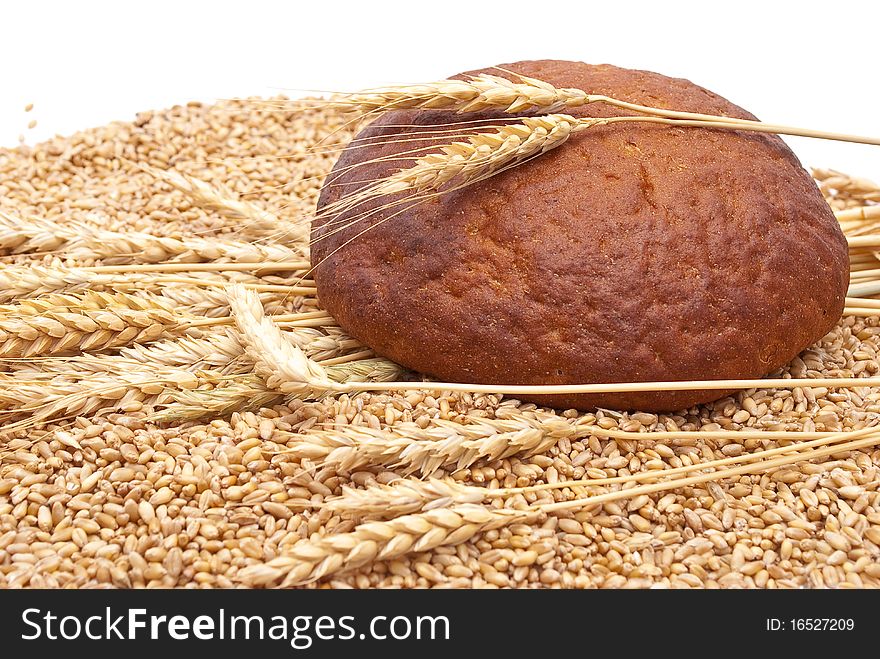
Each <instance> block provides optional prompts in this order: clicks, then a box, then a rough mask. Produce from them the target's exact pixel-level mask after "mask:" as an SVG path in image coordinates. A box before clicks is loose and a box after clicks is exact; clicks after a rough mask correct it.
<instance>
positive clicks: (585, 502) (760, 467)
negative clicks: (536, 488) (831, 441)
mask: <svg viewBox="0 0 880 659" xmlns="http://www.w3.org/2000/svg"><path fill="white" fill-rule="evenodd" d="M878 442H880V433H877V434H873V435H871V436H870V437H867V438H865V439H859V440H855V441H851V442H846V443H844V444H836V445H834V446H828V447H826V448H821V449H816V450H815V451H811V452H810V453H809V458H810V459H813V458H821V457H824V456H826V455H834V454H835V453H842V452H845V451H855V450H857V449H860V448H867V447H870V446H874V445H876V444H877V443H878ZM803 457H804V456H802V455H801V454H800V453H799V452H798V453H795V454H793V455H785V456H782V457H779V458H775V459H773V460H762V461H760V462H756V463H754V464H746V465H742V466H739V467H733V468H731V469H724V470H722V471H713V472H710V473H708V474H699V475H697V476H690V477H688V478H680V479H674V480H671V481H661V482H659V483H651V484H650V485H641V486H639V487H632V488H628V489H625V490H617V491H615V492H606V493H604V494H597V495H594V496H590V497H584V498H581V499H572V500H570V501H560V502H557V503H550V504H543V505H539V506H536V507H535V508H534V510H538V511H541V512H545V513H550V512H556V511H558V510H570V509H572V508H583V507H585V506H594V505H596V504H600V503H607V502H609V501H617V500H619V499H629V498H632V497H636V496H639V495H641V494H652V493H654V492H665V491H669V490H677V489H680V488H682V487H687V486H689V485H699V484H700V483H708V482H710V481H718V480H721V479H723V478H730V477H731V476H740V475H743V474H754V473H758V472H760V471H767V470H768V469H773V468H775V467H783V466H785V465H789V464H793V463H795V462H800V461H802V460H803Z"/></svg>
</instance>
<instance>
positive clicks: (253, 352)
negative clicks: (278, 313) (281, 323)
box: [227, 284, 339, 398]
mask: <svg viewBox="0 0 880 659" xmlns="http://www.w3.org/2000/svg"><path fill="white" fill-rule="evenodd" d="M227 294H228V297H229V307H230V309H231V310H232V315H233V316H234V317H235V322H236V325H237V326H238V330H239V332H241V336H242V339H243V341H244V343H245V346H246V349H247V353H248V355H249V356H250V358H251V359H252V360H253V361H254V364H255V370H256V372H257V374H258V375H259V376H260V377H262V378H263V380H264V381H265V382H266V385H267V386H268V387H269V388H270V389H275V390H277V391H280V392H282V393H284V394H290V395H294V396H297V397H303V398H317V397H319V396H322V395H324V394H326V393H328V392H331V391H336V390H338V389H339V386H338V385H337V383H335V382H333V381H332V380H330V378H329V377H328V376H327V373H326V372H325V371H324V369H323V368H321V366H319V365H318V364H317V363H315V362H314V361H312V360H310V359H309V358H308V357H306V355H305V353H304V352H303V351H302V350H301V349H300V348H299V347H298V346H295V345H292V344H291V342H289V341H287V340H285V338H284V335H283V334H282V332H281V330H280V329H279V328H278V326H277V325H276V324H275V323H274V322H272V320H270V319H269V318H266V316H265V314H264V313H263V305H262V304H260V300H259V298H258V297H257V295H256V293H254V292H253V291H250V290H247V289H245V288H244V287H243V286H241V285H239V284H236V285H234V286H230V287H229V288H228V289H227Z"/></svg>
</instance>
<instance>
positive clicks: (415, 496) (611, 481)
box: [316, 426, 878, 518]
mask: <svg viewBox="0 0 880 659" xmlns="http://www.w3.org/2000/svg"><path fill="white" fill-rule="evenodd" d="M573 428H574V427H573ZM595 430H596V431H597V432H596V433H594V434H597V435H602V434H605V433H608V432H613V433H614V434H613V435H612V436H615V437H620V438H623V437H622V436H624V435H625V436H627V437H626V439H629V440H638V439H641V440H648V441H656V440H657V439H660V438H661V437H654V435H660V436H667V435H671V436H674V437H676V438H696V437H701V438H706V439H712V438H716V439H717V438H718V435H719V434H722V433H720V432H719V431H687V432H651V433H633V432H624V431H617V432H614V431H605V430H604V429H600V428H595ZM877 432H878V428H877V427H876V426H872V427H868V428H862V429H861V430H855V431H847V432H821V433H816V432H812V433H804V432H789V431H779V432H773V431H730V432H726V433H723V434H724V435H725V436H731V435H737V434H739V435H742V437H738V438H736V439H739V440H740V441H743V440H746V439H752V438H755V439H774V438H784V439H787V440H791V439H795V438H798V439H802V438H805V437H814V438H815V439H812V440H811V441H806V442H800V443H795V444H788V445H785V446H780V447H777V448H772V449H764V450H761V451H755V452H753V453H748V454H745V455H740V456H735V457H729V458H721V459H717V460H710V461H707V462H695V463H692V464H688V465H684V466H681V467H674V468H670V469H656V470H651V471H644V472H637V473H634V474H627V475H625V476H613V477H605V478H580V479H576V480H568V481H558V482H555V483H539V484H537V485H530V486H525V487H509V488H482V487H474V486H470V485H462V484H461V483H456V482H455V481H452V480H437V479H430V480H428V481H421V480H413V479H401V480H397V481H394V482H393V483H391V484H388V485H371V486H369V487H366V488H363V489H355V488H351V487H343V493H342V495H340V496H338V497H334V498H332V499H328V500H326V501H325V502H323V503H322V504H316V505H318V506H320V507H326V508H329V509H330V510H332V511H333V512H334V513H341V514H343V513H344V514H348V515H352V516H366V515H370V516H381V517H384V518H388V517H395V516H397V515H404V514H409V513H414V512H419V511H423V510H431V509H432V508H440V507H446V506H450V505H453V504H455V503H480V502H482V501H484V500H487V499H496V498H505V497H510V496H514V495H518V494H526V493H529V492H538V491H542V490H560V489H567V488H583V487H598V486H601V487H607V486H610V485H622V486H629V485H632V484H633V483H638V482H642V481H655V480H662V479H665V478H670V477H673V476H678V475H680V474H687V473H690V472H693V471H705V470H707V469H716V470H717V469H719V468H721V467H727V466H728V465H737V464H742V463H748V462H755V461H758V460H764V459H767V458H770V457H772V456H777V455H782V454H786V453H792V452H801V453H803V454H804V455H805V456H807V457H809V456H810V455H811V454H812V449H815V448H818V447H821V446H827V445H830V444H835V443H839V442H845V441H853V440H856V439H859V438H863V437H865V436H869V435H872V434H876V433H877Z"/></svg>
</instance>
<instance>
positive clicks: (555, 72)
mask: <svg viewBox="0 0 880 659" xmlns="http://www.w3.org/2000/svg"><path fill="white" fill-rule="evenodd" d="M504 68H505V69H509V70H512V71H515V72H518V73H523V74H526V75H529V76H533V77H536V78H540V79H542V80H546V81H547V82H550V83H552V84H554V85H556V86H558V87H577V88H580V89H583V90H586V91H588V92H592V93H601V94H606V95H611V96H615V97H617V98H619V99H622V100H627V101H631V102H636V103H641V104H646V105H653V106H658V107H664V108H670V109H676V110H687V111H692V112H702V113H711V114H722V115H727V116H731V117H740V118H748V119H751V118H754V117H752V115H750V114H749V113H747V112H745V111H744V110H742V109H741V108H739V107H737V106H735V105H733V104H731V103H730V102H728V101H726V100H725V99H723V98H721V97H720V96H718V95H716V94H713V93H712V92H710V91H707V90H705V89H703V88H702V87H698V86H697V85H694V84H693V83H691V82H688V81H687V80H681V79H673V78H667V77H665V76H661V75H658V74H656V73H650V72H646V71H632V70H627V69H621V68H617V67H614V66H608V65H602V66H591V65H588V64H583V63H577V62H562V61H554V60H544V61H534V62H519V63H516V64H507V65H504ZM486 71H487V72H491V73H494V74H497V75H504V74H501V73H499V71H498V70H486ZM572 114H575V115H577V116H593V117H595V116H614V115H620V114H624V112H622V111H620V110H618V109H615V108H612V107H609V106H607V105H605V104H594V105H590V106H587V107H585V108H579V109H577V110H574V111H573V112H572ZM491 116H493V115H480V116H479V117H474V116H472V115H468V116H467V119H468V120H470V119H474V118H487V117H491ZM496 116H500V115H496ZM455 121H462V118H461V116H460V115H453V114H449V113H445V112H414V111H408V112H393V113H389V114H387V115H385V116H383V117H382V118H380V119H379V120H378V121H376V122H374V123H373V124H371V125H370V126H368V127H367V128H366V129H365V130H364V131H363V132H362V133H361V134H360V135H359V139H360V140H361V141H359V142H358V145H359V148H348V149H347V150H346V151H345V152H344V153H343V154H342V156H341V157H340V159H339V161H338V163H337V164H336V167H335V169H334V172H333V173H332V174H331V175H330V177H329V178H328V182H330V183H332V185H326V184H325V187H324V190H323V191H322V194H321V198H320V201H319V204H318V207H319V208H321V207H323V206H324V205H326V204H328V203H331V202H333V201H335V200H336V199H338V198H339V197H340V196H341V195H344V194H350V193H352V192H354V191H356V190H357V189H359V188H361V187H363V185H364V181H368V180H375V179H377V178H380V177H383V176H386V175H388V174H389V173H391V172H393V171H395V170H396V169H398V168H400V167H405V166H408V164H410V163H407V162H406V161H401V160H399V159H398V160H390V161H389V160H385V161H380V162H369V163H368V162H367V161H370V160H372V159H376V158H382V157H384V156H389V155H393V154H395V153H398V154H399V153H401V152H403V151H405V150H409V149H413V148H415V147H417V146H419V145H420V144H430V143H431V142H428V141H426V142H419V141H406V142H388V141H387V140H385V141H382V142H381V143H379V142H377V143H375V144H371V145H369V146H367V147H365V148H363V146H362V145H363V144H364V143H365V142H364V141H363V140H364V139H365V138H378V137H381V136H383V135H392V134H393V135H399V134H400V133H419V132H424V131H427V130H431V129H432V128H433V129H434V130H437V125H438V124H446V123H449V122H455ZM401 125H405V126H410V125H412V126H411V127H405V128H401V127H400V126H401ZM446 128H447V127H446V126H444V127H443V129H446ZM434 139H435V140H436V136H435V137H434ZM441 141H442V140H441ZM356 163H365V164H364V165H363V166H360V167H356V168H354V169H346V168H349V167H350V166H351V165H354V164H356ZM383 201H387V199H386V200H383ZM361 210H363V209H361ZM397 210H399V208H397V209H395V211H397ZM392 214H393V212H392V211H381V212H378V213H377V214H375V215H373V216H372V217H370V218H368V219H365V220H363V221H361V222H358V223H357V224H356V225H354V226H351V227H348V228H345V229H343V230H339V231H336V232H331V231H330V228H331V227H332V228H333V229H338V228H339V227H340V226H342V225H340V224H338V223H337V222H338V221H339V220H340V219H343V218H339V217H337V218H331V220H330V224H329V225H328V224H327V221H326V219H325V220H320V219H319V220H317V221H316V222H315V225H314V228H313V233H312V241H313V245H312V261H313V264H314V265H317V266H318V267H317V269H316V270H315V280H316V282H317V286H318V292H319V297H320V299H321V302H322V304H323V305H324V306H325V307H326V308H327V309H328V310H329V311H330V313H332V314H333V315H334V316H335V317H336V319H337V320H338V321H339V323H340V325H341V326H342V327H343V328H345V329H346V330H347V331H348V332H350V333H351V334H352V335H353V336H355V337H357V338H358V339H360V340H361V341H363V342H364V343H366V344H367V345H369V346H371V347H372V348H373V349H375V351H376V352H377V353H379V354H381V355H385V356H387V357H389V358H390V359H393V360H395V361H397V362H399V363H401V364H403V365H405V366H407V367H409V368H412V369H414V370H416V371H419V372H422V373H425V374H428V375H431V376H434V377H436V378H440V379H443V380H451V381H460V382H480V383H494V384H502V383H503V384H570V383H579V382H621V381H623V382H628V381H654V380H701V379H719V378H752V377H759V376H761V375H764V374H766V373H768V372H770V371H772V370H773V369H775V368H777V367H779V366H782V365H784V364H785V363H786V362H788V361H789V360H791V359H792V358H793V357H794V356H795V355H797V354H798V352H800V351H801V350H803V349H804V348H806V347H807V346H809V345H810V344H811V343H813V342H814V341H816V340H817V339H819V338H820V337H822V336H823V335H824V334H825V333H826V332H827V331H828V330H830V329H831V328H832V326H833V325H834V324H835V322H836V321H837V319H838V318H839V316H840V314H841V312H842V308H843V303H844V296H845V294H846V288H847V282H848V279H849V264H848V258H847V247H846V241H845V238H844V237H843V234H842V233H841V231H840V228H839V227H838V224H837V222H836V221H835V218H834V216H833V214H832V212H831V210H830V209H829V207H828V205H827V204H826V203H825V201H824V200H823V199H822V196H821V194H820V193H819V191H818V189H817V187H816V185H815V184H814V182H813V181H812V179H811V178H810V176H809V174H808V173H807V172H806V171H805V170H804V169H803V168H802V167H801V165H800V163H799V162H798V160H797V158H796V157H795V156H794V154H793V153H792V152H791V150H790V149H789V148H788V147H787V146H786V145H785V144H784V143H783V142H782V140H780V139H779V138H778V137H776V136H769V135H761V134H755V133H734V132H729V131H720V130H717V131H715V130H707V129H697V128H675V127H665V126H657V125H644V124H641V125H640V124H628V123H624V124H616V125H613V126H605V127H600V128H593V129H590V130H588V131H586V132H584V133H580V134H578V135H576V136H574V137H573V138H572V139H571V140H569V142H567V143H566V144H564V145H562V146H561V147H559V148H557V149H556V150H554V151H551V152H549V153H547V154H545V155H543V156H541V157H539V158H536V159H534V160H532V161H531V162H528V163H526V164H524V165H521V166H519V167H516V168H514V169H511V170H509V171H507V172H504V173H503V174H500V175H498V176H495V177H494V178H491V179H489V180H486V181H484V182H481V183H478V184H476V185H473V186H470V187H467V188H464V189H462V190H459V191H455V192H452V193H449V194H446V195H443V196H441V197H439V198H435V199H432V200H430V201H428V202H425V203H422V204H421V205H419V206H416V207H415V208H412V209H410V210H406V211H404V212H402V213H400V214H398V215H395V216H394V217H391V215H392ZM386 219H387V221H384V222H383V220H386ZM380 222H381V224H380ZM325 225H326V226H325ZM372 225H375V227H374V228H372V229H371V230H370V231H368V232H366V233H363V234H362V235H360V236H357V237H355V236H356V235H357V234H359V233H361V232H363V231H364V229H366V228H367V227H368V226H372ZM349 240H350V241H351V242H348V241H349ZM722 393H724V392H717V391H709V392H705V391H703V392H658V393H637V394H607V395H604V394H603V395H590V396H585V395H553V396H545V397H531V398H529V400H534V401H535V402H539V403H541V404H546V405H550V406H554V407H561V408H568V407H577V408H581V409H584V408H591V407H594V406H601V407H611V408H620V409H633V408H637V409H643V410H676V409H682V408H686V407H689V406H691V405H694V404H697V403H700V402H705V401H708V400H712V399H713V398H717V397H719V396H721V395H722Z"/></svg>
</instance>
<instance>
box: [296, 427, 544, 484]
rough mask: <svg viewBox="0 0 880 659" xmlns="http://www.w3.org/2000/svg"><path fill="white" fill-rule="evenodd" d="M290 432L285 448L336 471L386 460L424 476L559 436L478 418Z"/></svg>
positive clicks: (533, 449) (529, 450)
mask: <svg viewBox="0 0 880 659" xmlns="http://www.w3.org/2000/svg"><path fill="white" fill-rule="evenodd" d="M293 437H294V438H295V442H294V444H293V446H291V447H289V448H288V449H286V450H284V451H283V452H284V453H289V454H291V455H294V456H296V457H299V458H309V459H312V460H320V461H321V463H322V464H324V465H328V466H329V465H332V466H334V467H336V468H337V469H339V470H345V471H352V470H355V469H357V468H359V467H363V466H366V465H387V466H389V467H391V468H394V469H396V470H399V471H400V472H401V473H403V474H411V473H415V472H418V473H421V474H422V475H425V476H430V475H431V474H433V473H434V472H435V471H437V470H438V469H440V468H441V467H452V468H455V469H464V468H466V467H468V466H470V465H472V464H474V463H475V462H476V461H477V460H482V459H485V460H497V459H501V458H505V457H509V456H511V455H516V454H519V453H522V454H525V455H533V454H535V453H540V452H541V451H544V450H547V449H548V448H550V447H551V446H553V445H554V444H555V443H556V442H557V441H558V440H559V435H557V434H556V433H553V432H543V431H541V430H538V429H535V428H524V429H519V430H515V431H510V432H507V431H502V432H498V431H497V430H496V429H495V428H493V427H492V426H490V425H484V424H479V423H475V424H468V425H462V424H455V423H449V424H437V425H435V426H433V427H429V428H425V429H423V428H420V427H419V426H418V425H416V424H415V423H400V424H396V425H394V426H392V427H390V428H386V429H384V430H376V429H373V428H367V427H357V426H342V427H339V428H334V429H333V430H311V431H309V432H308V433H307V434H304V435H294V436H293Z"/></svg>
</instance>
